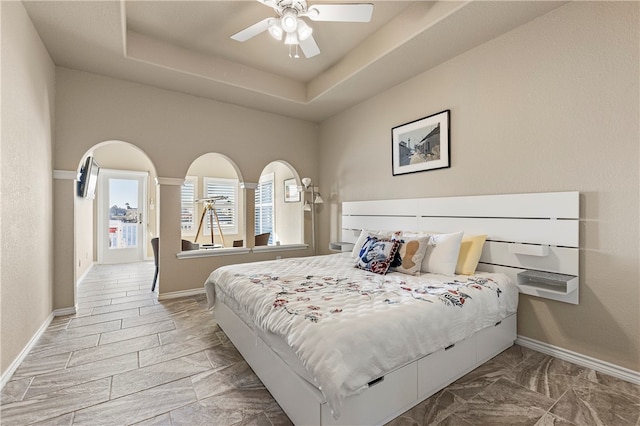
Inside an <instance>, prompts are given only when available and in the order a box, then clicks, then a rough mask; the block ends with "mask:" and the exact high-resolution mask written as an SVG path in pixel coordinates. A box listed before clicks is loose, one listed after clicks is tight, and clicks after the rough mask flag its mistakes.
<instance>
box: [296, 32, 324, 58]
mask: <svg viewBox="0 0 640 426" xmlns="http://www.w3.org/2000/svg"><path fill="white" fill-rule="evenodd" d="M298 44H299V45H300V49H302V53H304V56H305V57H306V58H307V59H309V58H312V57H314V56H316V55H318V54H320V48H319V47H318V44H317V43H316V41H315V39H314V38H313V36H309V38H308V39H306V40H302V41H299V42H298Z"/></svg>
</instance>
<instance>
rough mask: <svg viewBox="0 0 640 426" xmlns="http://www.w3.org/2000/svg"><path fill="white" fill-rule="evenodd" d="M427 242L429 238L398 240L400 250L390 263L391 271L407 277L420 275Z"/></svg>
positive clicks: (427, 245)
mask: <svg viewBox="0 0 640 426" xmlns="http://www.w3.org/2000/svg"><path fill="white" fill-rule="evenodd" d="M429 241H430V236H424V237H419V238H407V239H403V240H400V242H401V244H400V248H399V249H398V252H397V253H396V256H395V258H394V259H393V262H392V263H391V270H392V271H395V272H401V273H403V274H408V275H420V265H421V264H422V259H423V258H424V255H425V254H426V253H427V248H428V247H429Z"/></svg>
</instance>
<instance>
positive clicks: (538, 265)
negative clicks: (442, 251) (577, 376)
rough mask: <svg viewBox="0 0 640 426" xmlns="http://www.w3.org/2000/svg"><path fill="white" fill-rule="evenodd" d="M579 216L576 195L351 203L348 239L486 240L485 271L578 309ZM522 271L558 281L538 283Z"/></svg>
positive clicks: (345, 209)
mask: <svg viewBox="0 0 640 426" xmlns="http://www.w3.org/2000/svg"><path fill="white" fill-rule="evenodd" d="M579 212H580V194H579V193H578V192H577V191H572V192H546V193H532V194H503V195H477V196H465V197H438V198H412V199H400V200H374V201H348V202H343V203H342V240H343V241H345V242H355V241H356V239H357V238H358V235H360V231H361V230H362V229H386V230H403V231H405V230H406V231H433V232H456V231H464V232H465V233H466V234H487V242H486V243H485V245H484V249H483V252H482V257H481V258H480V263H479V265H478V270H481V271H488V272H504V273H506V274H507V275H509V276H510V277H511V278H512V279H513V280H514V282H517V283H518V286H519V288H520V292H521V293H525V294H530V295H534V296H540V297H545V298H548V299H554V300H559V301H562V302H567V303H573V304H577V303H578V295H579V292H578V287H579V286H578V284H579V280H578V273H579V271H578V270H579V240H580V239H579ZM523 271H541V272H548V273H552V274H538V275H541V278H540V280H537V279H536V280H532V279H531V278H530V277H527V276H525V275H526V274H524V275H523V274H520V275H518V273H520V272H523ZM528 274H532V273H528ZM533 274H536V273H535V272H534V273H533Z"/></svg>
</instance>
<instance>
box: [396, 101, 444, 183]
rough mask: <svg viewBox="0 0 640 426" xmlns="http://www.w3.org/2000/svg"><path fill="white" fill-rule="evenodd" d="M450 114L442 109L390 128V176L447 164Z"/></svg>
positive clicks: (432, 168) (441, 167)
mask: <svg viewBox="0 0 640 426" xmlns="http://www.w3.org/2000/svg"><path fill="white" fill-rule="evenodd" d="M450 113H451V111H450V110H445V111H442V112H439V113H437V114H433V115H429V116H427V117H424V118H420V119H418V120H415V121H411V122H409V123H405V124H402V125H400V126H396V127H394V128H392V129H391V158H392V160H391V161H392V167H393V175H394V176H396V175H402V174H405V173H415V172H423V171H425V170H435V169H443V168H446V167H450V166H451V158H450V156H449V144H450V140H449V115H450Z"/></svg>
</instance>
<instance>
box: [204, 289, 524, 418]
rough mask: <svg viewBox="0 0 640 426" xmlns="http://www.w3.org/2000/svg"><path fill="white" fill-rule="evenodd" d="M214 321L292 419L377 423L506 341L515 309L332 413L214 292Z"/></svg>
mask: <svg viewBox="0 0 640 426" xmlns="http://www.w3.org/2000/svg"><path fill="white" fill-rule="evenodd" d="M214 316H215V319H216V321H217V323H218V325H219V326H220V327H221V328H222V330H223V331H224V332H225V333H226V334H227V336H228V337H229V339H230V340H231V342H232V343H233V344H234V345H235V347H236V348H237V349H238V351H239V352H240V353H241V354H242V356H243V357H244V359H245V360H246V361H247V363H248V364H249V365H250V366H251V368H252V369H253V371H254V372H255V373H256V375H257V376H258V377H259V378H260V380H261V381H262V382H263V383H264V385H265V387H266V388H267V389H268V390H269V392H270V393H271V395H272V396H273V397H274V398H275V400H276V401H277V402H278V404H280V406H281V407H282V409H283V410H284V411H285V413H286V414H287V416H289V419H290V420H291V421H292V422H293V423H294V424H296V425H345V426H346V425H349V426H355V425H382V424H384V423H386V422H388V421H390V420H392V419H394V418H395V417H397V416H399V415H400V414H402V413H404V412H405V411H407V410H408V409H410V408H412V407H413V406H415V405H417V404H419V403H420V402H422V401H424V400H425V399H427V398H428V397H430V396H431V395H433V394H435V393H436V392H438V391H439V390H440V389H442V388H444V387H446V386H447V385H449V384H451V383H452V382H454V381H455V380H457V379H458V378H460V377H462V376H464V375H465V374H467V373H468V372H469V371H471V370H473V369H474V368H476V367H478V366H479V365H481V364H483V363H485V362H486V361H488V360H489V359H491V358H493V357H494V356H496V355H498V354H499V353H500V352H502V351H504V350H505V349H507V348H509V347H511V346H512V345H513V343H514V341H515V339H516V314H512V315H510V316H509V317H507V318H505V319H504V320H502V321H500V322H499V323H497V324H495V325H494V326H492V327H488V328H485V329H482V330H480V331H479V332H477V333H475V334H474V335H472V336H471V337H469V338H467V339H465V340H463V341H461V342H458V343H456V344H454V345H451V346H449V347H447V348H442V349H440V350H438V351H436V352H433V353H431V354H429V355H427V356H424V357H422V358H420V359H417V360H415V361H413V362H410V363H408V364H406V365H404V366H401V367H399V368H398V369H396V370H394V371H392V372H390V373H388V374H386V375H384V376H382V377H379V378H377V379H375V380H372V381H371V382H370V383H369V387H368V389H367V390H365V391H364V392H363V393H361V394H358V395H354V396H351V397H348V398H347V399H346V400H345V401H344V405H343V408H342V411H341V415H340V417H339V418H338V419H335V418H334V417H333V415H332V413H331V409H330V408H329V405H328V404H327V402H326V400H325V399H324V397H323V395H322V393H321V392H320V391H319V390H318V389H317V388H316V387H315V386H313V385H312V384H310V383H309V382H308V381H307V380H305V379H303V378H302V377H300V376H299V375H298V374H297V373H296V372H294V371H293V370H292V369H291V368H290V367H289V366H288V365H287V363H286V362H285V361H283V360H282V359H281V358H280V357H279V356H278V355H277V354H276V353H275V352H274V351H273V350H272V349H271V348H270V346H269V345H268V344H267V343H265V342H264V341H263V340H262V339H261V338H260V336H258V335H257V334H256V333H255V332H254V331H253V330H252V329H251V328H250V327H249V326H247V325H246V324H245V322H244V321H242V319H240V317H238V316H237V315H236V314H235V313H234V312H233V310H232V309H231V308H229V307H228V306H227V305H225V304H224V303H222V302H221V301H220V300H219V298H216V301H215V307H214Z"/></svg>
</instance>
